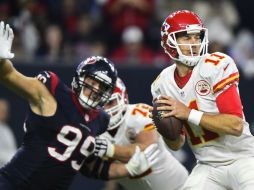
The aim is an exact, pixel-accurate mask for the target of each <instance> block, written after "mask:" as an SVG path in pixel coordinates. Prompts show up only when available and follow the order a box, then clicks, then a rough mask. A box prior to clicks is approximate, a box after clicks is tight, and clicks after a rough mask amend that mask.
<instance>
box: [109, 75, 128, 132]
mask: <svg viewBox="0 0 254 190" xmlns="http://www.w3.org/2000/svg"><path fill="white" fill-rule="evenodd" d="M128 102H129V100H128V94H127V90H126V87H125V85H124V83H123V81H122V80H121V79H120V78H119V77H118V78H117V80H116V86H115V89H114V92H113V94H112V95H111V97H110V98H109V102H108V103H107V104H106V105H105V111H106V112H107V113H108V114H109V115H110V122H109V127H108V130H112V129H115V128H116V127H118V126H119V125H120V124H121V123H122V122H123V121H124V118H125V111H126V107H127V104H128ZM111 104H112V105H111Z"/></svg>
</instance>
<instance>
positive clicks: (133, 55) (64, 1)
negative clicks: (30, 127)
mask: <svg viewBox="0 0 254 190" xmlns="http://www.w3.org/2000/svg"><path fill="white" fill-rule="evenodd" d="M252 5H253V2H252V1H251V0H241V1H237V0H231V1H230V0H6V1H5V0H0V20H2V21H5V22H7V23H9V24H10V25H11V26H12V27H13V29H14V33H15V39H14V45H13V52H14V53H15V58H14V59H13V62H14V63H15V67H16V68H17V69H18V70H19V71H21V72H22V73H24V74H26V75H29V76H33V75H35V74H36V73H38V72H39V71H41V70H52V71H54V72H55V73H57V74H58V75H59V77H60V78H62V80H63V81H64V82H66V83H67V84H70V82H71V80H72V75H73V72H74V69H75V66H76V65H77V64H78V63H79V62H80V61H81V60H83V59H85V58H86V57H88V56H91V55H102V56H106V57H108V58H110V59H112V60H113V61H114V62H115V64H116V66H117V68H118V70H119V76H120V77H121V78H122V79H123V80H124V81H125V83H126V86H127V88H128V93H129V98H130V102H131V103H138V102H144V103H148V104H151V94H150V85H151V83H152V81H153V80H154V78H155V77H156V76H157V75H158V74H159V73H160V71H161V70H162V69H163V68H165V67H166V66H168V65H170V64H171V60H170V59H169V57H167V56H166V55H165V54H164V53H163V50H162V48H161V47H160V25H161V23H162V22H163V20H164V19H165V18H166V17H167V15H168V14H169V13H171V12H172V11H175V10H179V9H189V10H193V11H195V12H196V13H198V14H199V15H200V16H201V18H202V19H203V21H204V24H205V26H206V27H207V28H208V31H209V40H210V42H209V52H214V51H222V52H224V53H227V54H229V55H230V56H232V57H233V58H234V60H235V61H236V64H237V65H238V68H239V70H240V73H241V78H240V93H241V98H242V102H243V105H244V111H245V116H246V119H247V121H248V122H249V123H250V127H251V130H252V132H254V130H253V127H254V106H253V97H254V92H253V91H254V90H252V88H253V87H254V85H253V84H254V34H253V32H254V17H253V13H252V12H253V10H252V9H253V6H252ZM0 98H4V99H6V100H8V101H9V103H10V110H11V111H10V115H9V120H8V124H9V125H10V126H11V129H12V130H13V132H14V135H15V137H16V140H17V144H18V145H20V143H21V141H22V137H23V127H22V122H23V120H24V117H25V109H27V104H26V102H25V101H23V100H22V99H20V98H19V97H17V96H16V95H15V94H13V93H11V92H10V91H8V90H7V89H6V88H4V87H2V86H0ZM0 151H4V150H0ZM175 154H176V156H177V157H179V159H180V160H181V161H182V163H183V164H184V165H185V166H186V167H187V168H188V169H189V170H191V168H192V167H193V164H194V163H195V159H194V158H193V156H192V154H191V153H190V152H189V149H188V148H187V147H185V148H184V149H183V150H182V151H180V152H176V153H175ZM103 187H104V183H103V182H101V181H98V180H88V179H83V178H80V177H77V179H76V180H75V182H74V184H73V186H72V187H71V188H70V189H71V190H74V189H75V190H79V189H80V190H81V189H91V190H95V189H96V190H99V189H103Z"/></svg>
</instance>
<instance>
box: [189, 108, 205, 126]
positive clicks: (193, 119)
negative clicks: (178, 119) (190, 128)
mask: <svg viewBox="0 0 254 190" xmlns="http://www.w3.org/2000/svg"><path fill="white" fill-rule="evenodd" d="M203 114H204V112H202V111H198V110H195V109H191V111H190V114H189V117H188V122H190V123H192V124H194V125H197V126H198V125H199V124H200V121H201V118H202V116H203Z"/></svg>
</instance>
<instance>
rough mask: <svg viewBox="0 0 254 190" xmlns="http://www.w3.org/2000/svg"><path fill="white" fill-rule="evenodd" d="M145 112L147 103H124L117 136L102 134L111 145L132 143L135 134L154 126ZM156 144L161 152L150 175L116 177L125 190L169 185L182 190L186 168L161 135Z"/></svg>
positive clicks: (163, 189)
mask: <svg viewBox="0 0 254 190" xmlns="http://www.w3.org/2000/svg"><path fill="white" fill-rule="evenodd" d="M148 114H149V111H148V106H147V105H146V104H133V105H130V104H129V105H127V110H126V113H125V119H124V121H123V123H122V124H121V125H120V126H119V128H118V131H117V133H116V135H115V136H114V137H112V136H111V135H110V134H109V133H108V132H105V133H103V134H102V135H101V136H102V137H103V138H106V139H107V140H109V141H110V142H112V143H114V144H119V145H128V144H131V143H134V139H135V136H136V135H137V134H138V133H140V132H141V131H144V130H151V129H154V128H155V126H154V125H153V122H152V120H151V118H149V117H148ZM158 135H159V134H158ZM158 144H159V148H160V151H161V152H160V154H159V159H158V162H157V163H156V164H155V165H154V167H153V168H152V172H151V173H150V174H148V175H146V176H144V177H140V178H135V179H132V178H122V179H117V182H118V183H120V184H121V185H122V186H123V187H124V188H125V189H127V190H168V189H169V187H170V189H171V190H179V189H181V187H182V186H183V184H184V182H185V180H186V179H187V176H188V172H187V170H186V169H185V168H184V167H183V165H182V164H181V163H180V162H179V161H178V160H176V159H175V158H174V157H173V156H172V154H171V153H170V152H169V151H168V150H167V147H166V145H165V143H164V142H163V140H162V138H161V136H159V140H158Z"/></svg>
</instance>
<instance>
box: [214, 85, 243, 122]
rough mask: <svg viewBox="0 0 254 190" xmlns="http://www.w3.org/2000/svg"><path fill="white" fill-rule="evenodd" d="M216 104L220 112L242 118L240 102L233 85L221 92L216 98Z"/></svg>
mask: <svg viewBox="0 0 254 190" xmlns="http://www.w3.org/2000/svg"><path fill="white" fill-rule="evenodd" d="M216 104H217V107H218V109H219V111H220V113H226V114H232V115H236V116H238V117H240V118H243V111H242V102H241V99H240V96H239V94H238V92H237V89H236V86H235V85H232V86H231V87H229V88H228V89H227V90H226V91H224V92H222V93H221V94H220V95H219V96H218V97H217V98H216Z"/></svg>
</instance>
